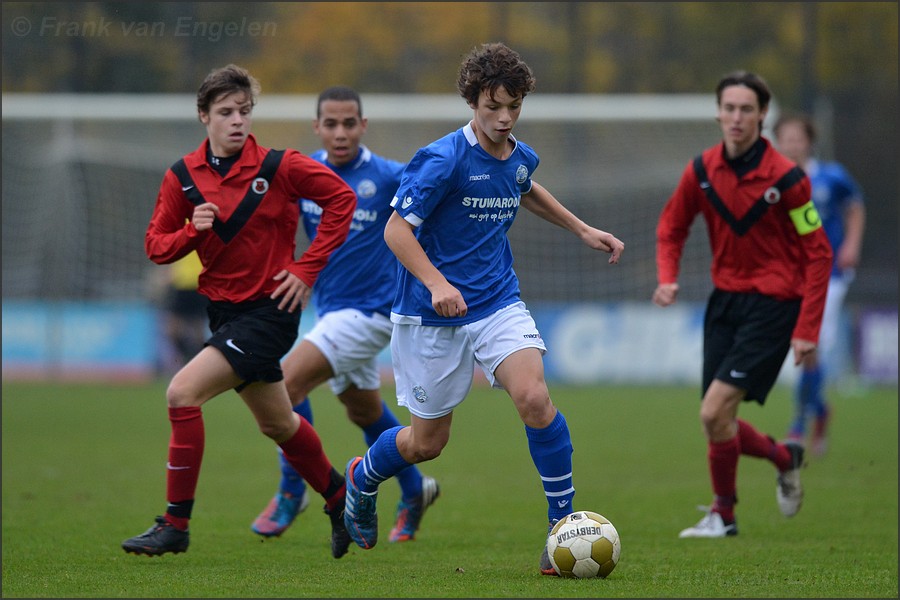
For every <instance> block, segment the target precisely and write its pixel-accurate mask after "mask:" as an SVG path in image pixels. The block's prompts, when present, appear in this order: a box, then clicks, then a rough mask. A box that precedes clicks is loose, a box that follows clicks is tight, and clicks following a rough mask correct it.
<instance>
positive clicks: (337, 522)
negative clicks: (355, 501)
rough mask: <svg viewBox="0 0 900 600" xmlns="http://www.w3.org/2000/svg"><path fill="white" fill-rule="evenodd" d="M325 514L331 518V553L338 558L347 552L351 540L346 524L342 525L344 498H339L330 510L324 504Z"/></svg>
mask: <svg viewBox="0 0 900 600" xmlns="http://www.w3.org/2000/svg"><path fill="white" fill-rule="evenodd" d="M325 514H326V515H328V518H329V519H331V555H332V556H333V557H335V558H340V557H342V556H343V555H345V554H347V549H348V548H349V547H350V542H351V541H352V540H351V539H350V534H349V533H347V526H346V525H344V498H341V499H340V501H339V502H338V503H337V504H335V506H334V508H333V509H332V510H328V506H327V505H326V506H325Z"/></svg>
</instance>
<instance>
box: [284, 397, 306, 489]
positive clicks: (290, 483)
mask: <svg viewBox="0 0 900 600" xmlns="http://www.w3.org/2000/svg"><path fill="white" fill-rule="evenodd" d="M294 412H295V413H297V414H298V415H300V416H301V417H303V418H304V419H306V420H307V421H309V423H310V425H311V424H312V420H313V415H312V403H311V402H310V401H309V398H304V399H303V402H301V403H300V404H298V405H297V406H295V407H294ZM278 458H279V459H280V461H281V487H280V488H279V490H280V491H281V492H282V493H285V494H290V495H291V496H294V497H295V498H299V497H300V496H302V495H303V492H305V491H306V482H305V481H303V478H302V477H300V474H299V473H297V471H296V470H295V469H294V467H292V466H291V463H289V462H288V461H287V459H286V458H285V457H284V453H283V452H282V451H281V448H278Z"/></svg>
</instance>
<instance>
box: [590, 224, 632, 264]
mask: <svg viewBox="0 0 900 600" xmlns="http://www.w3.org/2000/svg"><path fill="white" fill-rule="evenodd" d="M584 243H586V244H587V245H588V246H590V247H591V248H593V249H594V250H600V251H602V252H608V253H609V254H610V257H609V264H611V265H614V264H617V263H618V262H619V257H620V256H621V255H622V252H624V251H625V244H624V243H623V242H622V240H620V239H619V238H617V237H616V236H614V235H613V234H611V233H609V232H606V231H602V230H600V229H596V228H594V227H591V229H590V232H589V234H588V235H587V236H586V237H585V240H584Z"/></svg>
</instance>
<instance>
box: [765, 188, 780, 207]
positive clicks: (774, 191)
mask: <svg viewBox="0 0 900 600" xmlns="http://www.w3.org/2000/svg"><path fill="white" fill-rule="evenodd" d="M763 198H765V199H766V202H768V203H769V204H778V201H779V200H781V192H780V191H778V188H777V187H774V186H773V187H770V188H769V189H767V190H766V192H765V193H764V194H763Z"/></svg>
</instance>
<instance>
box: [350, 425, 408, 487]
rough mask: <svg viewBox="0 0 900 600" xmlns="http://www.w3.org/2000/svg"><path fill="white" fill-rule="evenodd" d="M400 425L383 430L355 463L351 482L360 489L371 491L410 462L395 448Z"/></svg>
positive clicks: (401, 427)
mask: <svg viewBox="0 0 900 600" xmlns="http://www.w3.org/2000/svg"><path fill="white" fill-rule="evenodd" d="M401 429H403V426H402V425H398V426H396V427H392V428H390V429H387V430H385V431H384V432H383V433H382V434H381V435H380V436H378V439H377V440H375V443H374V444H372V446H371V447H370V448H369V450H368V451H367V452H366V455H365V456H363V459H362V460H361V461H359V463H358V464H357V465H356V470H355V471H354V472H353V482H354V483H355V484H356V485H357V486H358V487H359V489H360V491H363V492H367V493H372V492H374V491H376V490H377V489H378V486H379V485H380V484H381V482H383V481H385V480H387V479H389V478H390V477H393V476H394V475H396V474H397V473H399V472H400V471H402V470H403V469H405V468H407V467H409V466H410V465H411V464H412V463H408V462H406V460H405V459H404V458H403V457H402V456H401V455H400V450H399V449H398V448H397V433H398V432H399V431H400V430H401Z"/></svg>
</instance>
